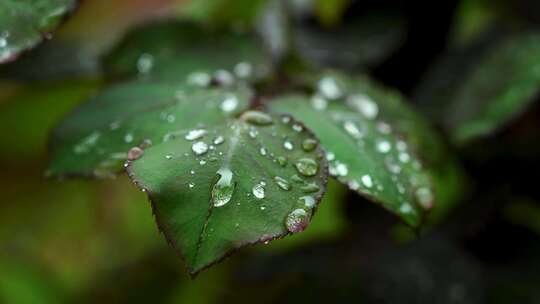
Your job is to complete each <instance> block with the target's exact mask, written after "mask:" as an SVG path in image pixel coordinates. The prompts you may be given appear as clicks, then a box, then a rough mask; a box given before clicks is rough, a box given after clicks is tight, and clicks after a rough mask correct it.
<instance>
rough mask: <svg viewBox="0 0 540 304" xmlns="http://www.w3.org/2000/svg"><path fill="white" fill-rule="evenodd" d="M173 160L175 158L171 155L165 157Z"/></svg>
mask: <svg viewBox="0 0 540 304" xmlns="http://www.w3.org/2000/svg"><path fill="white" fill-rule="evenodd" d="M172 158H173V156H172V155H171V154H167V155H165V159H172Z"/></svg>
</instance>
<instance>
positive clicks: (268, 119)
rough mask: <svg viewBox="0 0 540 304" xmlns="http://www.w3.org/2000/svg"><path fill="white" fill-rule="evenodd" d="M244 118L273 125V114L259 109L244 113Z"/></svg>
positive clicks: (259, 123) (261, 124)
mask: <svg viewBox="0 0 540 304" xmlns="http://www.w3.org/2000/svg"><path fill="white" fill-rule="evenodd" d="M242 119H243V120H244V121H246V122H248V123H251V124H254V125H259V126H266V125H271V124H272V123H273V120H272V116H270V115H268V114H266V113H263V112H259V111H247V112H245V113H244V114H242Z"/></svg>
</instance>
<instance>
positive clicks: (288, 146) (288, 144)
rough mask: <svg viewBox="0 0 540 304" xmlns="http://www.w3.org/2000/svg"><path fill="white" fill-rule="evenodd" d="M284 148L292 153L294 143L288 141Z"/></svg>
mask: <svg viewBox="0 0 540 304" xmlns="http://www.w3.org/2000/svg"><path fill="white" fill-rule="evenodd" d="M283 148H284V149H285V150H289V151H292V150H293V149H294V145H293V143H292V142H290V141H289V140H286V141H284V142H283Z"/></svg>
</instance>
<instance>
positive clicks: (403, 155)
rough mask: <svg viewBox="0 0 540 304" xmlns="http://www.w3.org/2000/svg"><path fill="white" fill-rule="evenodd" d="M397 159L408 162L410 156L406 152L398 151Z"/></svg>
mask: <svg viewBox="0 0 540 304" xmlns="http://www.w3.org/2000/svg"><path fill="white" fill-rule="evenodd" d="M398 158H399V161H400V162H402V163H404V164H405V163H408V162H409V161H410V160H411V156H410V155H409V153H407V152H400V153H399V155H398Z"/></svg>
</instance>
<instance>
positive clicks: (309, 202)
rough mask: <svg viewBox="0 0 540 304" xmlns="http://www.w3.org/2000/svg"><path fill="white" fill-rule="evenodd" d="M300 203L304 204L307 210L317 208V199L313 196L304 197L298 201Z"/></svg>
mask: <svg viewBox="0 0 540 304" xmlns="http://www.w3.org/2000/svg"><path fill="white" fill-rule="evenodd" d="M298 202H299V203H301V204H303V205H304V206H305V207H306V208H309V209H311V208H313V207H315V198H313V196H309V195H307V196H302V197H300V198H299V199H298Z"/></svg>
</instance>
